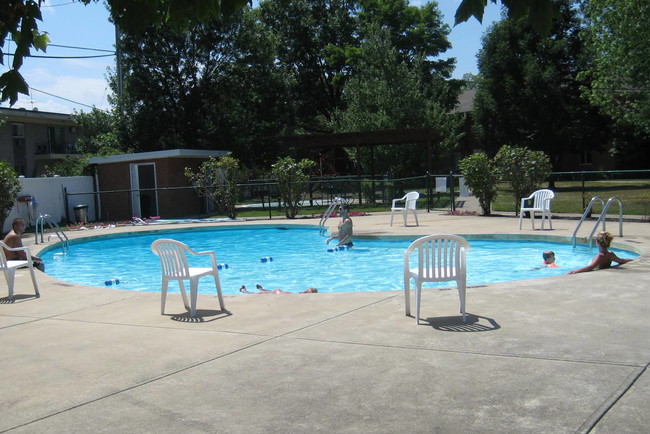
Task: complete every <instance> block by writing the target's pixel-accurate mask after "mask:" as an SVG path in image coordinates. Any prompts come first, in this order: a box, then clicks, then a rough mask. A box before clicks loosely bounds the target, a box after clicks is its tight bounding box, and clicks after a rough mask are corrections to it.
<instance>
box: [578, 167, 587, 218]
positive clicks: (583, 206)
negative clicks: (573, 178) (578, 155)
mask: <svg viewBox="0 0 650 434" xmlns="http://www.w3.org/2000/svg"><path fill="white" fill-rule="evenodd" d="M580 179H581V181H582V191H581V192H580V196H582V212H584V210H585V207H586V206H587V205H585V172H580Z"/></svg>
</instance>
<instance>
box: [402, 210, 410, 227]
mask: <svg viewBox="0 0 650 434" xmlns="http://www.w3.org/2000/svg"><path fill="white" fill-rule="evenodd" d="M408 212H409V211H408V210H407V209H406V208H404V211H402V219H403V220H404V227H406V218H407V217H408Z"/></svg>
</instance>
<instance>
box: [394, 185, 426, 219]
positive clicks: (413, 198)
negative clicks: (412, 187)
mask: <svg viewBox="0 0 650 434" xmlns="http://www.w3.org/2000/svg"><path fill="white" fill-rule="evenodd" d="M419 198H420V193H418V192H417V191H411V192H409V193H406V195H404V197H400V198H399V199H393V204H392V205H391V207H390V225H391V226H393V214H395V213H396V212H401V213H402V218H403V219H404V226H406V219H407V216H408V213H409V211H411V212H412V213H413V217H415V224H416V225H417V226H420V223H419V222H418V213H417V202H418V199H419ZM401 201H404V206H403V207H399V206H397V203H398V202H401Z"/></svg>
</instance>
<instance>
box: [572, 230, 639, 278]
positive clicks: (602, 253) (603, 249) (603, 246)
mask: <svg viewBox="0 0 650 434" xmlns="http://www.w3.org/2000/svg"><path fill="white" fill-rule="evenodd" d="M613 239H614V237H613V236H612V234H610V233H609V232H600V233H599V234H598V235H597V236H596V245H598V254H597V255H596V256H594V258H593V259H592V260H591V262H590V263H589V265H586V266H584V267H582V268H578V269H576V270H571V271H569V272H568V273H567V274H576V273H584V272H586V271H591V270H596V269H598V270H602V269H604V268H609V267H611V266H612V262H616V263H618V264H625V263H627V262H630V261H632V259H627V258H619V257H618V256H616V254H615V253H614V252H610V251H609V250H608V249H609V245H610V244H611V243H612V240H613Z"/></svg>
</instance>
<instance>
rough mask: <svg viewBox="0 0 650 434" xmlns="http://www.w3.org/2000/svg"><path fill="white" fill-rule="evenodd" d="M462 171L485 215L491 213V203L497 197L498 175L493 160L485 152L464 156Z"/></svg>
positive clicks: (461, 164)
mask: <svg viewBox="0 0 650 434" xmlns="http://www.w3.org/2000/svg"><path fill="white" fill-rule="evenodd" d="M460 171H461V172H462V174H463V176H465V183H466V184H467V186H468V187H469V189H470V190H471V191H472V194H473V195H474V196H475V197H476V198H477V199H478V203H479V205H480V206H481V211H482V212H483V215H490V212H491V205H492V202H493V201H494V199H496V197H497V182H498V176H497V173H496V170H495V169H494V165H493V163H492V161H490V159H489V158H488V156H487V155H486V154H484V153H483V152H481V153H478V154H473V155H470V156H469V157H466V158H463V159H462V160H461V162H460Z"/></svg>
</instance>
